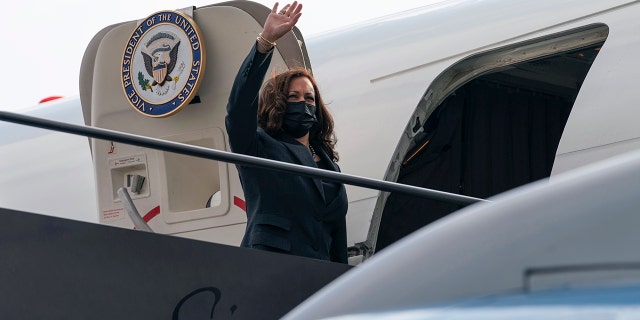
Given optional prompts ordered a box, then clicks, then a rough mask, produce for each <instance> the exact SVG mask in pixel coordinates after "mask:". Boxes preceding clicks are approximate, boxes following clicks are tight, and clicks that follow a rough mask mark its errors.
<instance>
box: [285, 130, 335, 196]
mask: <svg viewBox="0 0 640 320" xmlns="http://www.w3.org/2000/svg"><path fill="white" fill-rule="evenodd" d="M280 138H281V139H282V142H283V144H284V146H285V147H287V149H289V151H290V152H291V153H292V154H293V155H294V156H295V157H296V159H297V160H298V161H299V162H300V164H302V165H305V166H307V167H311V168H317V167H318V166H317V165H316V162H315V161H313V158H312V157H311V153H310V152H309V150H308V149H307V147H305V146H304V145H303V144H302V143H300V142H298V140H296V139H294V138H292V137H291V136H289V135H287V134H281V135H280ZM309 179H311V180H312V181H313V184H314V185H315V186H316V190H318V192H319V193H320V197H321V198H322V202H324V201H325V199H324V189H323V188H322V181H320V179H317V178H313V179H312V178H309Z"/></svg>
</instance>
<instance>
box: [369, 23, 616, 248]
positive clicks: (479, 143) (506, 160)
mask: <svg viewBox="0 0 640 320" xmlns="http://www.w3.org/2000/svg"><path fill="white" fill-rule="evenodd" d="M607 35H608V28H607V27H606V26H604V25H596V26H591V27H588V28H583V29H580V30H574V31H572V32H567V33H563V34H559V35H553V36H549V37H545V38H541V39H536V40H532V41H528V42H526V43H520V44H516V45H510V46H508V47H505V48H500V49H496V50H492V51H491V52H486V53H482V54H477V55H475V56H472V57H469V58H467V59H464V60H462V61H460V62H459V63H457V64H456V65H454V66H452V67H451V68H449V69H448V70H447V71H445V72H444V73H443V74H441V75H440V76H439V77H438V78H436V80H435V81H434V82H433V83H432V84H431V87H430V88H429V89H428V90H427V93H426V94H425V98H424V99H423V101H421V103H420V105H418V107H417V109H416V112H415V113H414V116H413V119H412V121H410V124H409V125H408V127H407V129H406V130H405V132H409V133H410V135H411V137H410V138H404V139H405V140H404V141H401V142H400V148H398V150H399V151H397V152H398V154H397V157H394V158H398V159H403V162H402V165H399V166H397V168H394V170H390V173H389V175H390V176H387V177H386V179H388V180H392V181H393V180H396V181H398V182H400V183H405V184H410V185H416V186H421V187H425V188H431V189H435V190H442V191H446V192H452V193H458V194H462V195H467V196H473V197H478V198H488V197H491V196H493V195H496V194H498V193H501V192H503V191H506V190H509V189H512V188H515V187H518V186H521V185H524V184H526V183H529V182H532V181H536V180H539V179H544V178H548V177H549V175H550V174H551V169H552V167H553V162H554V159H555V154H556V150H557V148H558V144H559V142H560V138H561V136H562V132H563V130H564V126H565V124H566V122H567V119H568V117H569V114H570V113H571V108H572V107H573V103H574V101H575V99H576V97H577V95H578V93H579V91H580V87H581V84H582V83H583V81H584V79H585V77H586V75H587V73H588V71H589V68H590V67H591V65H592V64H593V63H594V61H595V59H596V56H597V55H598V53H599V51H600V48H601V47H602V45H603V44H604V41H605V39H606V36H607ZM418 119H426V120H423V121H422V122H421V123H422V124H423V125H422V126H416V121H420V120H418ZM383 208H384V209H383V212H382V214H379V213H377V214H374V219H377V218H378V219H380V223H379V225H380V227H379V230H378V233H377V235H373V236H374V237H375V238H373V239H371V240H373V242H375V243H376V245H375V248H376V251H377V250H380V249H382V248H384V247H386V246H387V245H389V244H391V243H393V242H394V241H396V240H398V239H400V238H401V237H404V236H405V235H407V234H409V233H411V232H413V231H415V230H417V229H419V228H421V227H423V226H425V225H427V224H429V223H431V222H433V221H435V220H437V219H440V218H441V217H443V216H445V215H447V214H449V213H451V212H453V211H455V210H457V209H459V208H460V207H459V206H457V205H453V204H448V203H442V202H437V201H430V200H424V199H418V198H415V197H409V196H404V195H399V194H391V195H389V196H388V197H387V198H386V203H385V204H384V206H383ZM414 208H422V210H414ZM371 237H372V234H370V238H371Z"/></svg>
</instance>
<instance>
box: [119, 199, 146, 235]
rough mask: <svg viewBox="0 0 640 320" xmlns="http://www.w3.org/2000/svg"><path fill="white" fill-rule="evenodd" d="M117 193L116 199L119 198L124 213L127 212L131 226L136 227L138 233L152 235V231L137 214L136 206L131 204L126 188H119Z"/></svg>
mask: <svg viewBox="0 0 640 320" xmlns="http://www.w3.org/2000/svg"><path fill="white" fill-rule="evenodd" d="M117 193H118V198H120V202H122V205H123V206H124V211H126V212H127V214H128V215H129V218H130V219H131V221H132V222H133V225H134V226H135V227H136V229H138V230H140V231H146V232H151V233H153V230H151V227H149V225H148V224H147V223H146V222H145V221H144V219H143V218H142V217H141V216H140V213H139V212H138V208H136V205H135V204H134V203H133V200H131V196H130V195H129V191H127V189H126V188H119V189H118V191H117Z"/></svg>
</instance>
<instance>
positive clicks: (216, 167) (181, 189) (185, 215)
mask: <svg viewBox="0 0 640 320" xmlns="http://www.w3.org/2000/svg"><path fill="white" fill-rule="evenodd" d="M223 136H224V135H223V132H222V130H221V129H220V128H209V129H204V130H200V131H195V132H188V133H184V134H181V135H177V136H172V137H168V138H167V139H168V140H172V141H177V142H182V143H186V144H190V145H194V146H199V147H204V148H210V149H218V150H220V149H224V140H223ZM160 154H161V157H160V158H161V161H160V167H161V168H162V169H161V170H163V171H164V172H165V173H164V175H162V176H164V177H165V179H166V183H163V185H164V186H165V188H166V196H165V197H166V201H167V203H166V207H168V210H165V211H164V212H163V216H164V219H165V221H167V222H168V223H174V222H180V221H186V220H193V219H202V218H208V217H215V216H221V215H225V214H227V213H228V210H229V201H228V198H229V185H228V178H227V177H228V173H227V164H226V163H224V162H219V161H214V160H209V159H202V158H198V157H190V156H186V155H181V154H177V153H171V152H161V153H160Z"/></svg>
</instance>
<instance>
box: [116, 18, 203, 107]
mask: <svg viewBox="0 0 640 320" xmlns="http://www.w3.org/2000/svg"><path fill="white" fill-rule="evenodd" d="M204 67H205V52H204V43H203V42H202V36H201V34H200V29H199V28H198V26H197V25H196V23H195V21H194V20H193V19H192V18H191V17H190V16H188V15H187V14H184V13H182V12H180V11H160V12H156V13H154V14H153V15H150V16H149V17H147V18H146V19H144V20H141V21H140V22H139V23H138V25H137V26H135V27H134V29H133V32H132V33H131V36H130V37H129V39H128V40H127V43H126V45H125V48H124V54H123V55H122V65H121V80H122V88H123V89H124V94H125V96H126V99H127V100H128V101H129V104H130V105H131V106H132V107H133V108H134V109H135V110H136V111H138V112H140V113H142V114H144V115H146V116H150V117H166V116H169V115H172V114H174V113H176V112H177V111H179V110H181V109H182V108H183V107H185V106H186V105H188V104H189V103H190V102H191V100H193V98H194V97H195V96H196V95H197V91H198V87H199V86H200V83H201V82H202V77H203V74H204Z"/></svg>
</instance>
